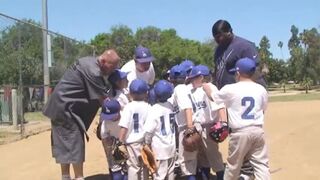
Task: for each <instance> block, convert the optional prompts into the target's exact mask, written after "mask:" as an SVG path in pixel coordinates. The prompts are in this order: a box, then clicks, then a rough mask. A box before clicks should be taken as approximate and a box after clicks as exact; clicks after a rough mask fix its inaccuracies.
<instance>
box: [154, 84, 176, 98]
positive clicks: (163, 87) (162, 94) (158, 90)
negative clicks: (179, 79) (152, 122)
mask: <svg viewBox="0 0 320 180" xmlns="http://www.w3.org/2000/svg"><path fill="white" fill-rule="evenodd" d="M154 93H155V95H156V97H157V99H158V100H159V101H160V102H164V101H166V100H167V99H168V98H170V97H171V95H172V93H173V85H172V84H171V83H170V82H168V81H166V80H160V81H158V82H157V83H156V84H155V85H154Z"/></svg>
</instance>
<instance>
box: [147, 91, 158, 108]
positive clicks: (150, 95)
mask: <svg viewBox="0 0 320 180" xmlns="http://www.w3.org/2000/svg"><path fill="white" fill-rule="evenodd" d="M156 102H157V96H156V94H155V92H154V88H152V89H150V90H149V92H148V103H149V104H151V105H154V104H155V103H156Z"/></svg>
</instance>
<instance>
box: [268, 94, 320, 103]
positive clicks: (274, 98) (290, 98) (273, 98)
mask: <svg viewBox="0 0 320 180" xmlns="http://www.w3.org/2000/svg"><path fill="white" fill-rule="evenodd" d="M309 100H320V93H309V94H305V93H303V94H296V95H284V96H270V97H269V101H270V102H287V101H309Z"/></svg>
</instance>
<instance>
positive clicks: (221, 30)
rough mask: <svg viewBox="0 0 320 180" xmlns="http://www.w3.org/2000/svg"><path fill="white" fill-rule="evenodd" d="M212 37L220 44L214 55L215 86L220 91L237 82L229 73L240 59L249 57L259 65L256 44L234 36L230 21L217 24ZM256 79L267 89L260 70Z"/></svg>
mask: <svg viewBox="0 0 320 180" xmlns="http://www.w3.org/2000/svg"><path fill="white" fill-rule="evenodd" d="M212 36H213V37H214V39H215V41H216V42H217V44H218V47H217V48H216V51H215V53H214V64H215V84H216V85H217V87H218V89H221V88H222V87H223V86H224V85H226V84H232V83H235V82H236V81H235V78H234V75H232V74H230V73H229V72H228V71H229V70H230V69H232V68H234V66H235V64H236V62H237V61H238V60H239V59H241V58H245V57H247V58H250V59H253V60H255V61H256V63H257V65H259V55H258V51H257V49H256V46H255V44H254V43H253V42H250V41H248V40H246V39H244V38H241V37H239V36H236V35H234V34H233V32H232V28H231V25H230V24H229V22H228V21H226V20H218V21H217V22H215V23H214V24H213V26H212ZM257 69H258V68H257ZM254 79H255V81H256V82H257V83H259V84H261V85H263V86H264V87H266V82H265V80H264V78H263V76H262V74H261V72H260V71H259V70H257V72H256V73H255V75H254Z"/></svg>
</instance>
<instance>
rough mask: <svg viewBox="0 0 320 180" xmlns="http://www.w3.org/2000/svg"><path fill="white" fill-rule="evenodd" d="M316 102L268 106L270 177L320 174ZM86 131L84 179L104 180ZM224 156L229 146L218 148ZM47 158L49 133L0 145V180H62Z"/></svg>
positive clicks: (98, 152) (97, 147)
mask: <svg viewBox="0 0 320 180" xmlns="http://www.w3.org/2000/svg"><path fill="white" fill-rule="evenodd" d="M319 107H320V101H299V102H276V103H270V104H269V109H268V111H267V117H266V126H265V129H266V134H267V141H268V144H269V155H270V168H271V173H272V179H274V180H283V179H317V178H318V176H319V175H320V172H319V169H320V163H319V162H320V156H319V154H318V153H319V152H320V144H319V143H318V142H319V140H318V139H319V137H320V131H319V129H320V121H319V117H320V111H319ZM93 127H95V125H92V128H91V129H90V130H89V134H90V136H91V138H90V141H89V142H88V143H87V149H86V158H87V159H86V163H85V175H86V176H87V178H86V179H89V180H90V179H91V180H98V179H102V177H105V176H103V174H106V173H107V165H106V161H105V156H104V153H103V149H102V146H101V144H100V141H98V140H97V138H96V137H95V135H94V134H93V130H92V129H93ZM221 151H222V153H223V155H224V157H226V154H227V142H224V143H223V144H222V146H221ZM59 173H60V169H59V166H57V165H56V164H55V162H54V159H52V158H51V151H50V132H49V131H47V132H44V133H41V134H38V135H35V136H32V137H29V138H27V139H24V140H21V141H18V142H14V143H11V144H6V145H1V146H0V179H6V180H10V179H32V180H36V179H39V180H40V179H41V180H43V179H46V180H50V179H52V180H56V179H60V176H59Z"/></svg>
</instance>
